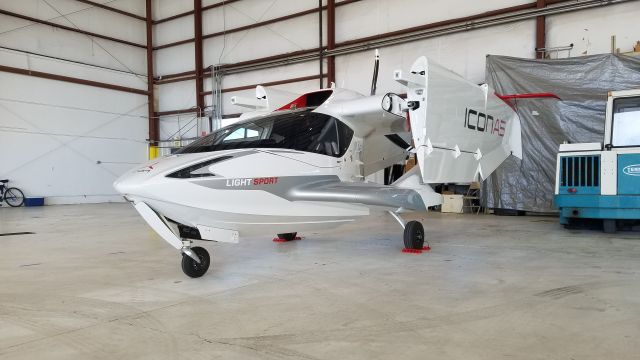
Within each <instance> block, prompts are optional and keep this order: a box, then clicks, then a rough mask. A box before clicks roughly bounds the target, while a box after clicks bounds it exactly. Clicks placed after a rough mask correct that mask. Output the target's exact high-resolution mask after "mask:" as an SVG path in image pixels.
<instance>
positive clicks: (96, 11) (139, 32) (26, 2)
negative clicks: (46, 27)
mask: <svg viewBox="0 0 640 360" xmlns="http://www.w3.org/2000/svg"><path fill="white" fill-rule="evenodd" d="M129 1H132V0H129ZM49 4H50V5H51V6H49ZM0 8H1V9H3V10H7V11H11V12H14V13H17V14H20V15H26V16H30V17H34V18H37V19H40V20H47V21H50V22H52V23H56V24H60V25H65V26H69V27H72V28H80V29H82V30H86V31H90V32H95V33H98V34H101V35H106V36H111V37H115V38H119V39H122V40H127V41H132V42H135V43H140V44H144V42H145V23H144V22H143V21H140V20H137V19H134V18H131V17H128V16H123V15H121V14H117V13H114V12H112V11H108V10H104V9H100V8H97V7H93V6H91V5H87V4H83V3H81V2H78V1H74V0H47V2H44V1H42V0H21V1H14V0H0ZM114 24H118V25H117V26H114ZM52 30H53V29H52ZM56 31H60V32H63V34H64V33H66V32H67V31H66V30H56Z"/></svg>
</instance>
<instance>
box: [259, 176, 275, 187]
mask: <svg viewBox="0 0 640 360" xmlns="http://www.w3.org/2000/svg"><path fill="white" fill-rule="evenodd" d="M277 183H278V178H277V177H265V178H255V179H253V185H254V186H257V185H273V184H277Z"/></svg>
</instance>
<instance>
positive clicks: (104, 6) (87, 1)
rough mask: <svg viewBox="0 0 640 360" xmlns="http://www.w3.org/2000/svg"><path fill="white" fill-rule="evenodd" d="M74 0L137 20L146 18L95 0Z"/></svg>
mask: <svg viewBox="0 0 640 360" xmlns="http://www.w3.org/2000/svg"><path fill="white" fill-rule="evenodd" d="M76 1H77V2H81V3H83V4H87V5H91V6H94V7H97V8H100V9H103V10H107V11H112V12H114V13H118V14H121V15H125V16H128V17H130V18H134V19H138V20H141V21H146V20H147V18H145V17H144V16H140V15H136V14H133V13H130V12H127V11H124V10H120V9H116V8H113V7H111V6H107V5H103V4H100V3H97V2H95V1H90V0H76Z"/></svg>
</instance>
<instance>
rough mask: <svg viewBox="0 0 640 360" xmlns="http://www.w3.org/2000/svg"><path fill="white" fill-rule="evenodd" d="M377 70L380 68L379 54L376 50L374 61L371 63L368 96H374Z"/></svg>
mask: <svg viewBox="0 0 640 360" xmlns="http://www.w3.org/2000/svg"><path fill="white" fill-rule="evenodd" d="M378 68H380V52H378V49H376V57H375V61H374V62H373V79H371V94H370V95H372V96H373V95H375V94H376V86H377V84H378Z"/></svg>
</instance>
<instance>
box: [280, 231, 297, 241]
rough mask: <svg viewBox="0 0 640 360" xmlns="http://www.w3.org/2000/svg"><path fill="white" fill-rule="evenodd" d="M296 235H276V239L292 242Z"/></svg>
mask: <svg viewBox="0 0 640 360" xmlns="http://www.w3.org/2000/svg"><path fill="white" fill-rule="evenodd" d="M296 235H298V233H294V232H293V233H286V234H278V239H282V240H285V241H292V240H295V239H296Z"/></svg>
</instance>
